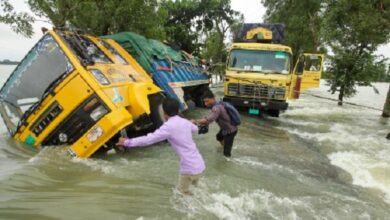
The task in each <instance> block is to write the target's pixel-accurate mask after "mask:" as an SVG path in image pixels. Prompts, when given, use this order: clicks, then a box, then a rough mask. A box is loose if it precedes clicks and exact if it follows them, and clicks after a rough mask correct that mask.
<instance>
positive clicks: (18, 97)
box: [0, 30, 163, 157]
mask: <svg viewBox="0 0 390 220" xmlns="http://www.w3.org/2000/svg"><path fill="white" fill-rule="evenodd" d="M160 93H161V90H160V89H159V88H158V87H157V86H155V85H154V84H153V80H152V79H151V78H150V77H149V75H148V74H147V73H146V72H145V71H144V70H143V69H142V67H140V66H139V64H138V63H137V62H136V61H135V60H134V59H132V57H131V56H130V55H129V54H127V53H126V52H125V51H124V50H123V48H121V47H120V46H119V45H118V44H116V43H115V42H114V41H113V40H105V39H100V38H97V37H93V36H89V35H83V34H78V33H75V32H68V31H64V30H52V31H47V32H46V33H45V34H44V36H43V37H42V38H41V39H40V40H39V42H38V43H37V44H36V45H35V46H34V47H33V48H32V49H31V50H30V51H29V52H28V54H27V55H26V56H25V57H24V59H23V60H22V61H21V62H20V64H19V65H18V66H17V67H16V68H15V70H14V71H13V72H12V73H11V75H10V77H9V78H8V80H7V81H6V83H5V84H4V85H3V87H2V88H1V90H0V113H1V116H2V118H3V120H4V123H5V125H6V126H7V128H8V131H9V133H10V134H11V136H12V137H13V138H15V139H16V140H18V141H20V142H23V143H25V144H27V145H32V146H37V147H39V146H56V145H65V146H69V153H70V154H71V155H73V156H77V157H90V156H92V155H93V154H94V153H95V152H97V151H98V150H99V149H102V148H104V149H109V148H111V147H113V146H114V145H115V142H116V140H117V138H118V137H119V136H120V135H122V136H123V135H126V134H127V133H128V132H131V131H133V130H139V129H145V128H149V127H152V126H153V124H155V126H158V124H161V120H162V118H161V112H156V111H157V109H158V106H159V105H160V104H161V101H162V98H163V97H162V96H161V95H160ZM152 109H156V110H155V112H152V111H151V110H152ZM158 115H160V119H156V117H159V116H158ZM159 120H160V121H159Z"/></svg>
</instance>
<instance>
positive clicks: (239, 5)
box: [0, 0, 390, 61]
mask: <svg viewBox="0 0 390 220" xmlns="http://www.w3.org/2000/svg"><path fill="white" fill-rule="evenodd" d="M10 2H11V3H12V4H13V5H14V7H15V9H16V10H17V11H24V12H29V13H30V14H32V12H31V11H30V9H29V7H28V5H27V4H26V3H25V0H10ZM231 4H232V8H233V9H234V10H236V11H239V12H241V13H242V14H243V15H244V18H245V22H248V23H249V22H262V21H263V16H264V14H265V8H264V7H263V6H262V5H261V3H260V0H231ZM33 27H34V32H35V34H34V36H33V37H32V38H25V37H23V36H22V35H18V34H16V33H14V32H13V31H12V30H11V28H10V27H9V26H7V25H5V24H0V60H3V59H10V60H15V61H18V60H21V59H22V58H23V57H24V56H25V55H26V54H27V52H28V51H29V50H30V49H31V48H32V47H33V46H34V44H35V43H36V42H37V41H38V40H39V39H40V38H41V37H42V33H41V27H48V28H51V24H49V23H46V22H43V21H36V22H35V23H34V24H33ZM377 54H380V55H383V56H385V57H387V58H389V59H390V44H387V45H385V46H382V47H380V48H379V50H378V52H377Z"/></svg>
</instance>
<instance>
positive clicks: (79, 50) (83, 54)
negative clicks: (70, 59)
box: [63, 33, 94, 66]
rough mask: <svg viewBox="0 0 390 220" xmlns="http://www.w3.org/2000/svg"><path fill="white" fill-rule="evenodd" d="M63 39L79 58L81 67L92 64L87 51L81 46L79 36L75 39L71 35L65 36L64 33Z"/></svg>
mask: <svg viewBox="0 0 390 220" xmlns="http://www.w3.org/2000/svg"><path fill="white" fill-rule="evenodd" d="M63 38H64V39H65V40H66V41H67V42H68V43H69V44H70V45H71V47H72V48H73V49H74V50H75V52H76V54H77V55H78V56H79V57H80V58H81V63H82V65H83V66H89V65H93V64H94V62H93V60H92V59H91V57H90V56H89V53H88V49H87V48H86V47H85V46H84V45H83V43H82V40H81V39H80V37H79V36H77V37H76V36H75V35H72V34H69V35H67V34H66V33H63Z"/></svg>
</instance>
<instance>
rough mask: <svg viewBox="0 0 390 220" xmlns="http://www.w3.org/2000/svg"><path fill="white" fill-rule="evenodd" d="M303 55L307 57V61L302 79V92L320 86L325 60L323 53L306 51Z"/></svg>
mask: <svg viewBox="0 0 390 220" xmlns="http://www.w3.org/2000/svg"><path fill="white" fill-rule="evenodd" d="M303 56H304V57H305V62H304V68H303V74H302V81H301V92H303V91H305V90H307V89H311V88H319V87H320V79H321V73H322V65H323V62H324V55H323V54H312V53H305V54H303Z"/></svg>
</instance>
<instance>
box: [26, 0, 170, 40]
mask: <svg viewBox="0 0 390 220" xmlns="http://www.w3.org/2000/svg"><path fill="white" fill-rule="evenodd" d="M28 3H29V5H30V7H31V9H32V11H33V12H34V13H35V14H36V15H38V16H40V17H46V18H49V19H50V21H51V22H52V23H53V24H54V26H56V27H66V28H69V27H73V28H77V29H82V30H84V31H89V32H90V33H92V34H95V35H106V34H112V33H116V32H120V31H134V32H137V33H139V34H142V35H144V36H146V37H149V38H157V39H163V38H164V36H165V32H164V27H163V24H164V21H165V19H166V16H167V15H166V13H165V11H163V10H159V7H158V1H157V0H28Z"/></svg>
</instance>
